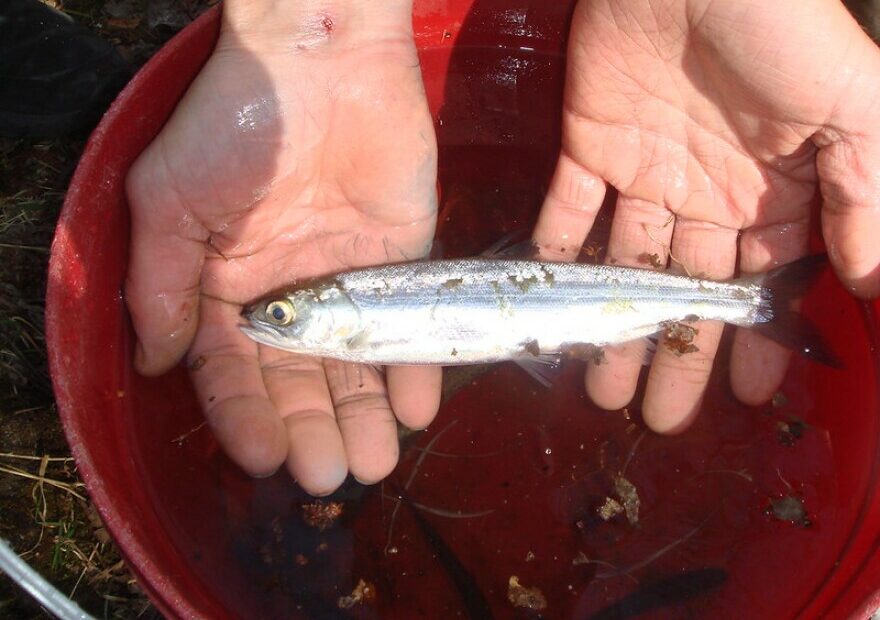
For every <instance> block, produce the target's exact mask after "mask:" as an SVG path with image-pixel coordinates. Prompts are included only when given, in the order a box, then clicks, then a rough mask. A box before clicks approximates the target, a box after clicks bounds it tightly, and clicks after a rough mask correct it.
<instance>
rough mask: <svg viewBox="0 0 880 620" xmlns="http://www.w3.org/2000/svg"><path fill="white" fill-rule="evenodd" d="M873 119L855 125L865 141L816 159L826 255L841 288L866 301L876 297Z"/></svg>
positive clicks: (832, 148)
mask: <svg viewBox="0 0 880 620" xmlns="http://www.w3.org/2000/svg"><path fill="white" fill-rule="evenodd" d="M872 116H873V117H874V119H873V121H871V120H868V119H860V123H859V127H865V128H868V131H869V132H870V133H869V134H868V135H866V136H859V137H858V138H857V137H854V136H847V137H844V138H841V139H839V140H837V141H835V142H831V143H830V144H825V145H824V146H822V148H821V149H820V151H819V153H818V155H817V157H816V168H817V171H818V173H819V186H820V188H821V190H822V198H823V207H822V232H823V235H824V239H825V245H826V247H827V248H828V255H829V257H830V259H831V263H832V264H833V265H834V268H835V270H836V271H837V273H838V275H839V276H840V278H841V280H842V281H843V283H844V285H845V286H846V287H847V288H849V289H850V290H851V291H852V292H853V293H855V294H856V295H859V296H861V297H864V298H870V297H876V296H878V295H880V243H877V233H878V231H880V174H878V173H877V171H878V170H880V131H878V129H877V128H878V126H880V117H878V115H877V114H873V115H872ZM872 123H873V124H872Z"/></svg>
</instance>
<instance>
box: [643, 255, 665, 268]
mask: <svg viewBox="0 0 880 620" xmlns="http://www.w3.org/2000/svg"><path fill="white" fill-rule="evenodd" d="M639 262H640V263H644V264H646V265H651V267H653V268H654V269H663V268H665V267H666V263H664V262H663V259H661V258H660V255H659V254H657V253H656V252H655V253H653V254H649V253H648V252H642V254H640V255H639Z"/></svg>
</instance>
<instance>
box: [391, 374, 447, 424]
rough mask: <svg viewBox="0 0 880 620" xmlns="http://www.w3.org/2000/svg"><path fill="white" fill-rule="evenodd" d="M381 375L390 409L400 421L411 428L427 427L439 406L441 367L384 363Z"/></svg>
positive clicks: (441, 379) (441, 378) (441, 381)
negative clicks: (385, 365) (384, 376)
mask: <svg viewBox="0 0 880 620" xmlns="http://www.w3.org/2000/svg"><path fill="white" fill-rule="evenodd" d="M385 375H386V383H387V384H388V398H389V400H390V401H391V409H392V410H393V411H394V415H395V416H397V419H398V420H400V423H401V424H403V425H404V426H406V427H407V428H411V429H413V430H421V429H423V428H427V426H428V424H430V423H431V421H432V420H433V419H434V416H436V415H437V411H438V410H439V409H440V390H441V387H442V385H443V368H441V367H440V366H388V367H387V368H386V369H385Z"/></svg>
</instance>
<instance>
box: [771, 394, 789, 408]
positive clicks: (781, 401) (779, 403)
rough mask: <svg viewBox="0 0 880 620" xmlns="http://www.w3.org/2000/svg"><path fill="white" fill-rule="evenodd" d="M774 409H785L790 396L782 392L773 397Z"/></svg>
mask: <svg viewBox="0 0 880 620" xmlns="http://www.w3.org/2000/svg"><path fill="white" fill-rule="evenodd" d="M771 402H772V404H773V406H774V407H776V408H777V409H778V408H779V407H785V406H786V405H787V404H788V396H786V395H785V394H783V393H782V392H776V393H775V394H774V395H773V399H772V400H771Z"/></svg>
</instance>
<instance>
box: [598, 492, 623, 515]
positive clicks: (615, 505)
mask: <svg viewBox="0 0 880 620" xmlns="http://www.w3.org/2000/svg"><path fill="white" fill-rule="evenodd" d="M621 512H623V506H621V505H620V502H618V501H617V500H616V499H614V498H613V497H606V498H605V503H604V504H602V506H601V507H600V508H599V516H600V517H601V518H602V520H603V521H608V520H609V519H613V518H614V517H616V516H617V515H619V514H620V513H621Z"/></svg>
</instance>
